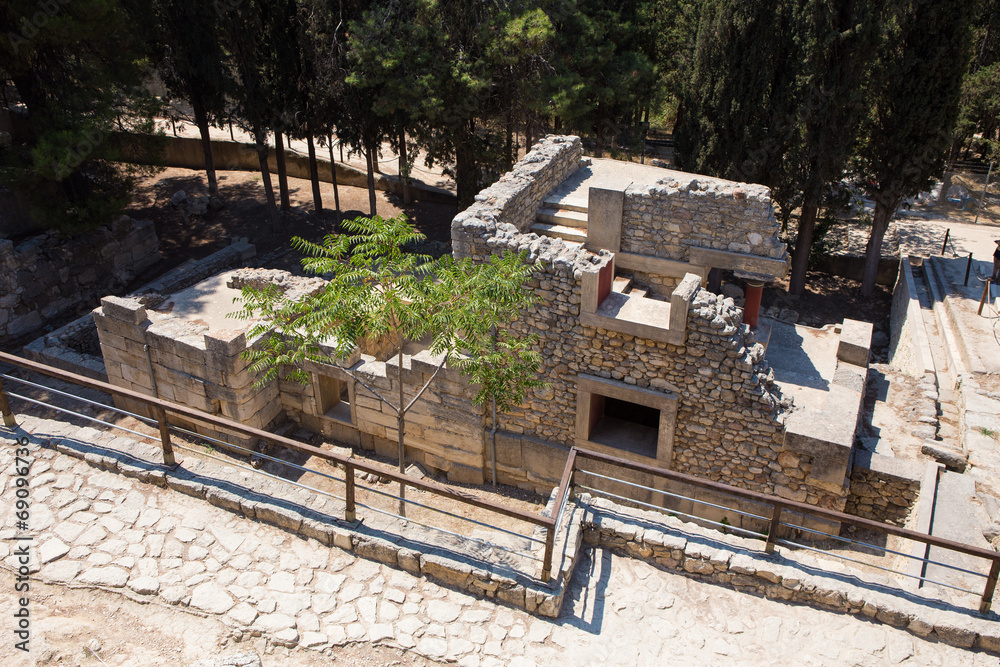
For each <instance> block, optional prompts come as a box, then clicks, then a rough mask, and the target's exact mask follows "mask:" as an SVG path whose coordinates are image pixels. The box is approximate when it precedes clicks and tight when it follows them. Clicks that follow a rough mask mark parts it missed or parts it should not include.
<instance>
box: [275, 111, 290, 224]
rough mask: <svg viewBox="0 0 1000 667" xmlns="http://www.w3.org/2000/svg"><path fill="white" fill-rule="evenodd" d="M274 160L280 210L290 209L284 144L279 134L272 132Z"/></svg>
mask: <svg viewBox="0 0 1000 667" xmlns="http://www.w3.org/2000/svg"><path fill="white" fill-rule="evenodd" d="M274 160H275V162H277V163H278V191H279V192H280V194H281V210H282V211H287V210H289V209H290V208H292V205H291V202H289V200H288V173H287V172H286V171H285V142H284V140H283V139H282V137H281V132H278V131H277V130H275V132H274Z"/></svg>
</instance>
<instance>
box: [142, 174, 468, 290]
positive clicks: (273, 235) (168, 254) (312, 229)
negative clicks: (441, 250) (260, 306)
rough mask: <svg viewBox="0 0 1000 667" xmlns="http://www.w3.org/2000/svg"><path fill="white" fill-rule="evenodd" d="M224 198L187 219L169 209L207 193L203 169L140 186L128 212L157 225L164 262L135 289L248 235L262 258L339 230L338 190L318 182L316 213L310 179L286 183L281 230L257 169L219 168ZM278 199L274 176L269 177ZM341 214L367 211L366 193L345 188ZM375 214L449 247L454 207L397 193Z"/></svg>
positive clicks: (382, 200) (380, 201)
mask: <svg viewBox="0 0 1000 667" xmlns="http://www.w3.org/2000/svg"><path fill="white" fill-rule="evenodd" d="M218 178H219V196H220V197H221V198H222V199H223V200H224V201H225V202H226V203H227V206H226V208H224V209H222V210H220V211H209V212H208V213H207V214H206V215H205V216H190V217H189V216H186V215H185V214H184V213H183V212H182V211H181V210H180V209H178V208H175V207H174V206H171V205H170V198H171V197H172V196H173V195H174V193H176V192H177V191H178V190H183V191H184V192H185V193H187V195H188V196H189V197H191V196H195V195H207V194H208V182H207V180H206V178H205V174H204V172H203V171H194V170H191V169H178V168H168V169H165V170H163V171H162V172H160V173H159V174H157V175H155V176H152V177H149V178H146V179H143V180H142V181H141V182H140V183H139V186H138V188H137V189H136V193H135V196H134V197H133V201H132V205H131V206H130V207H129V209H128V210H127V211H126V213H127V214H128V215H129V216H131V217H133V218H135V219H137V220H152V222H153V224H154V225H155V227H156V234H157V236H158V237H159V239H160V252H161V253H162V254H163V261H162V262H160V263H159V264H158V265H156V266H153V267H151V268H150V269H149V270H147V271H146V272H145V273H144V274H143V276H140V278H139V279H137V281H136V283H137V285H136V286H138V285H140V284H142V283H144V282H147V281H148V280H150V279H151V278H152V277H153V276H155V275H158V274H160V273H162V272H163V271H165V270H167V269H169V268H172V267H174V266H176V265H178V264H180V263H181V262H183V261H184V260H187V259H201V258H202V257H205V256H207V255H209V254H211V253H213V252H215V251H216V250H219V249H220V248H222V247H224V246H226V245H228V244H229V240H230V239H232V238H237V237H246V238H248V239H249V240H250V242H251V243H253V244H254V245H256V246H257V254H258V255H263V254H265V253H267V252H270V251H272V250H275V249H278V248H285V247H288V245H289V240H290V239H291V238H292V237H293V236H301V237H303V238H307V239H319V238H322V237H323V236H324V235H326V234H328V233H330V232H332V231H335V230H336V229H337V223H338V215H337V212H336V211H335V210H333V206H334V197H333V185H332V184H330V183H321V184H320V191H321V195H322V198H323V206H324V210H323V211H322V212H320V213H316V212H315V211H314V210H313V201H312V186H311V184H310V183H309V181H307V180H302V179H298V178H289V179H288V190H289V200H290V202H291V210H290V211H287V212H281V213H280V226H279V228H278V229H277V230H273V229H272V228H271V224H270V223H269V222H268V220H267V209H266V207H265V205H264V186H263V184H262V183H261V177H260V174H259V173H258V172H249V171H219V172H218ZM272 179H273V185H274V189H275V196H276V197H277V196H278V195H277V187H278V184H277V178H276V177H274V176H273V175H272ZM339 192H340V207H341V211H342V213H341V216H339V219H350V218H354V217H356V216H359V215H367V214H368V190H366V189H364V188H355V187H349V186H340V187H339ZM375 195H376V199H377V210H378V214H379V215H381V216H382V217H393V216H396V215H399V214H400V213H405V214H406V216H407V217H408V218H410V220H412V221H413V223H414V225H416V227H417V228H418V229H419V230H420V231H421V232H423V233H424V234H425V235H426V236H427V238H428V239H429V240H431V241H439V242H441V243H444V244H446V245H449V246H450V243H451V220H452V218H453V217H455V214H456V213H457V212H458V207H457V205H448V204H438V203H432V202H421V201H415V202H413V203H412V204H410V205H404V204H403V203H402V199H401V198H400V197H397V196H396V195H394V194H391V193H386V192H382V191H381V190H379V191H376V193H375Z"/></svg>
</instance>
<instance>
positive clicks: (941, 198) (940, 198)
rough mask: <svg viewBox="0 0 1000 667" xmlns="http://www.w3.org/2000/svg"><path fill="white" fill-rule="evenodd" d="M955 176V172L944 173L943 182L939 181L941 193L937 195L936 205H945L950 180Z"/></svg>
mask: <svg viewBox="0 0 1000 667" xmlns="http://www.w3.org/2000/svg"><path fill="white" fill-rule="evenodd" d="M954 176H955V172H953V171H946V172H944V180H943V181H941V193H940V194H939V195H938V200H937V203H938V204H945V203H947V202H948V188H950V187H951V179H952V178H953V177H954Z"/></svg>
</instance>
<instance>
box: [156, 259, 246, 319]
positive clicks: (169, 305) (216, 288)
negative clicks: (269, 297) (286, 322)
mask: <svg viewBox="0 0 1000 667" xmlns="http://www.w3.org/2000/svg"><path fill="white" fill-rule="evenodd" d="M231 274H232V272H231V271H227V272H225V273H220V274H219V275H216V276H212V277H211V278H207V279H205V280H203V281H201V282H200V283H198V284H197V285H194V286H193V287H189V288H187V289H185V290H181V291H180V292H177V293H176V294H171V295H170V296H169V297H167V299H166V300H165V301H164V302H163V303H162V304H160V305H159V306H157V307H156V308H155V309H154V310H155V311H157V312H161V313H170V314H171V315H173V316H174V317H177V318H178V319H182V320H185V321H187V322H197V323H198V324H205V325H207V326H208V328H209V329H236V330H241V329H244V328H247V327H248V326H249V325H250V324H251V323H252V322H253V320H243V319H236V318H230V317H226V314H227V313H231V312H235V311H237V310H239V308H240V304H238V303H234V302H233V300H234V299H236V298H237V297H239V296H240V290H238V289H233V288H231V287H226V283H227V282H228V281H229V280H230V275H231Z"/></svg>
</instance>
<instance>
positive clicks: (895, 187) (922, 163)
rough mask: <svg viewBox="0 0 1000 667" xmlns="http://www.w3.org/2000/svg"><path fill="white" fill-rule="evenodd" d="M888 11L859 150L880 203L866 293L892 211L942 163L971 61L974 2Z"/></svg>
mask: <svg viewBox="0 0 1000 667" xmlns="http://www.w3.org/2000/svg"><path fill="white" fill-rule="evenodd" d="M889 12H890V15H889V20H887V21H886V22H885V29H884V32H883V33H882V40H881V47H880V48H879V55H878V59H877V61H876V63H875V65H874V68H873V75H872V81H871V84H870V85H869V87H868V91H869V100H868V101H869V104H870V109H869V111H868V115H867V117H866V118H865V120H864V122H863V124H862V132H861V137H862V139H861V142H860V145H859V146H858V151H857V170H858V172H859V173H860V175H861V176H862V180H863V182H865V183H867V184H869V185H868V187H867V190H868V194H869V195H870V196H871V197H872V199H874V201H875V213H874V216H873V220H872V230H871V236H870V237H869V240H868V248H867V251H866V257H865V271H864V278H863V280H862V284H861V293H862V294H863V295H865V296H871V295H872V294H873V293H874V291H875V277H876V275H877V273H878V262H879V259H880V258H881V249H882V239H883V237H884V236H885V232H886V229H887V228H888V226H889V221H890V220H891V218H892V215H893V214H894V213H895V211H896V209H897V208H898V207H899V205H900V203H901V202H902V200H903V198H904V197H907V196H911V195H915V194H917V193H918V192H920V191H922V190H925V189H928V188H929V186H930V185H931V183H932V178H934V177H936V176H938V175H939V174H940V173H941V171H942V170H943V168H944V160H945V154H946V151H947V149H948V147H949V145H950V144H951V137H952V129H953V127H954V124H955V120H956V118H957V116H958V107H959V98H960V94H961V86H962V73H963V72H964V69H965V67H966V64H967V63H968V60H969V44H970V36H971V33H970V30H969V21H970V14H971V7H970V6H969V3H967V2H963V1H961V0H951V1H950V2H942V1H941V0H896V1H895V2H892V3H890V5H889Z"/></svg>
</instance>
